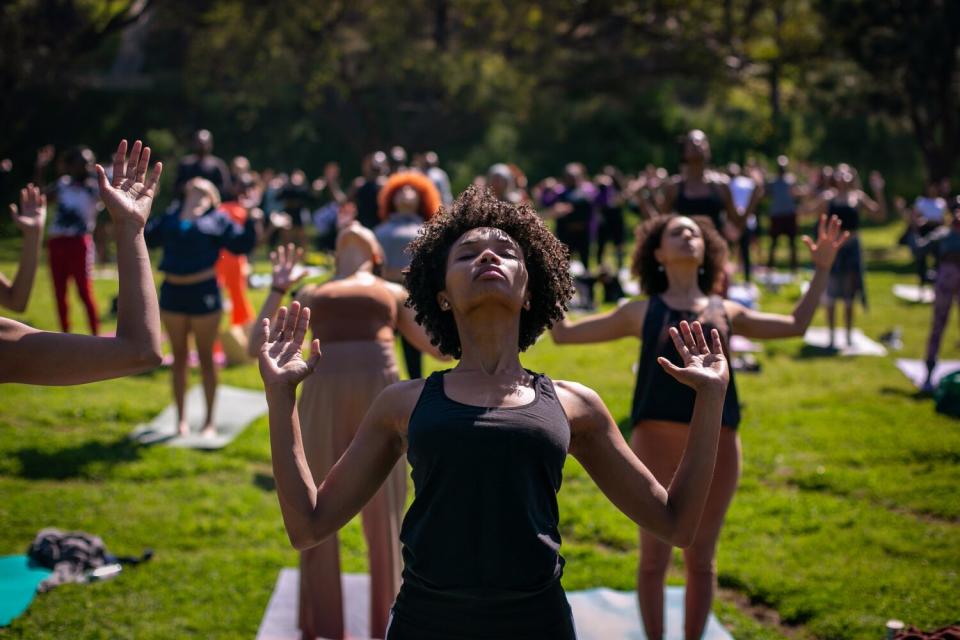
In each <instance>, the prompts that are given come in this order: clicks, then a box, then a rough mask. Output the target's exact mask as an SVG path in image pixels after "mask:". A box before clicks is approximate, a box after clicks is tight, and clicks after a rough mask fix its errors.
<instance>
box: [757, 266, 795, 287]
mask: <svg viewBox="0 0 960 640" xmlns="http://www.w3.org/2000/svg"><path fill="white" fill-rule="evenodd" d="M753 279H754V280H755V281H756V282H759V283H760V284H762V285H764V286H766V287H782V286H783V285H786V284H790V283H791V282H793V281H794V280H796V279H797V275H796V274H794V273H790V272H789V271H770V270H769V269H756V270H755V272H754V274H753Z"/></svg>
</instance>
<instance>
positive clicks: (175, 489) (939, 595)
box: [0, 227, 960, 639]
mask: <svg viewBox="0 0 960 640" xmlns="http://www.w3.org/2000/svg"><path fill="white" fill-rule="evenodd" d="M896 231H897V229H895V228H893V227H884V228H879V229H872V230H869V231H867V232H866V234H865V236H866V238H865V240H866V244H867V246H868V247H875V248H880V247H885V246H892V244H893V242H894V238H895V234H896ZM16 246H17V245H16V244H12V243H9V242H4V243H0V270H2V271H3V272H5V273H8V274H10V273H12V271H13V267H14V265H13V262H12V261H13V260H15V258H16ZM911 281H912V276H911V274H910V269H909V266H908V263H907V257H906V255H905V254H904V253H902V251H894V252H892V253H891V254H890V255H889V256H883V257H882V259H877V260H875V261H874V262H873V264H872V269H871V272H870V273H869V275H868V279H867V282H868V287H869V294H870V302H871V309H870V311H869V312H868V313H867V314H858V320H857V324H858V326H860V327H861V328H862V329H863V330H864V331H865V332H866V333H867V335H870V336H873V337H876V336H877V335H879V334H880V333H882V332H883V331H885V330H887V329H890V328H891V327H893V326H894V325H899V326H900V327H902V329H903V334H904V345H905V346H904V349H903V351H902V352H900V353H897V354H892V355H891V356H890V357H887V358H859V359H841V358H822V357H816V356H815V355H814V354H811V353H809V352H807V351H806V350H804V349H803V347H802V343H801V342H800V341H799V340H783V341H777V342H771V343H768V344H767V345H766V351H765V353H764V354H762V355H761V356H760V358H759V359H760V362H761V364H762V365H763V372H762V373H761V374H759V375H749V374H747V375H741V376H739V378H738V383H739V386H740V391H741V399H742V401H743V404H744V421H743V424H742V426H741V434H742V438H743V450H744V471H743V480H742V483H741V487H740V490H739V492H738V494H737V497H736V498H735V500H734V503H733V506H732V507H731V510H730V513H729V516H728V519H727V524H726V527H725V529H724V531H723V534H722V537H721V541H720V545H719V552H718V565H719V572H720V583H721V586H723V587H724V588H725V589H727V590H733V591H736V592H739V593H740V594H742V595H743V596H744V597H743V598H741V599H746V600H748V601H749V602H751V603H754V604H756V605H758V606H762V607H766V608H768V609H774V610H776V612H777V613H778V614H779V617H780V619H781V620H782V622H783V625H785V626H781V627H777V626H773V625H769V624H765V623H762V622H759V621H757V620H755V619H754V618H753V617H752V616H751V615H750V614H748V613H745V612H744V610H742V609H741V608H740V607H738V606H737V605H735V604H733V602H732V600H730V599H728V598H723V597H721V599H719V600H718V602H717V605H716V607H715V610H716V611H717V612H718V615H720V617H721V620H722V621H723V622H724V623H725V624H726V625H728V627H729V628H731V629H732V630H733V632H734V634H735V636H736V637H737V638H755V639H767V638H780V637H784V633H787V632H788V633H789V635H791V636H795V637H796V636H799V637H818V638H864V639H866V638H876V637H880V635H881V634H882V632H883V631H882V630H883V624H884V622H885V621H886V620H887V619H888V618H900V619H903V620H906V621H907V622H909V623H911V624H916V625H918V626H921V627H935V626H939V625H944V624H947V623H950V622H955V621H957V619H958V618H960V613H958V612H960V576H958V572H960V493H958V490H957V487H958V486H960V466H958V464H957V463H958V461H960V423H958V422H957V421H954V420H951V419H949V418H946V417H943V416H940V415H938V414H936V413H935V412H934V410H933V406H932V402H931V401H930V400H928V399H921V398H917V397H916V396H915V394H914V392H913V389H912V387H911V386H910V384H909V383H908V382H907V380H906V379H905V378H903V376H902V375H901V374H900V373H899V372H898V371H897V370H896V369H895V368H894V366H893V359H894V358H895V357H898V356H906V357H914V358H920V357H922V354H923V348H924V341H925V339H926V334H927V331H928V328H929V317H930V309H929V307H924V306H916V305H908V304H904V303H901V302H899V301H896V300H895V299H894V298H893V297H892V296H891V295H890V287H891V285H892V284H893V283H894V282H911ZM96 288H97V295H98V297H99V300H100V302H101V305H102V307H104V308H105V307H106V304H107V302H108V301H109V299H110V297H111V296H112V295H113V293H114V292H115V290H116V284H115V283H114V282H111V281H105V280H100V281H97V283H96ZM798 295H799V292H798V290H797V288H796V287H787V288H785V289H783V290H781V291H780V292H779V293H778V294H776V295H772V294H765V295H764V297H763V305H764V308H766V309H770V310H780V311H784V310H788V309H789V308H790V307H791V305H792V304H793V303H794V302H795V300H796V298H797V296H798ZM261 296H262V293H261V294H257V295H256V296H255V302H259V301H260V299H261ZM73 311H74V314H73V318H74V325H75V326H76V327H78V328H81V329H82V328H84V327H85V322H84V320H83V318H82V315H81V314H80V310H79V308H78V303H76V302H74V304H73ZM19 318H20V319H22V320H24V321H26V322H28V323H30V324H32V325H35V326H38V327H43V328H48V329H55V328H56V318H55V314H54V310H53V302H52V298H51V293H50V283H49V280H48V277H47V272H46V269H45V267H44V268H42V269H41V273H40V274H39V277H38V281H37V285H36V288H35V291H34V297H33V300H32V301H31V304H30V309H29V311H28V312H27V313H26V314H24V315H23V316H19ZM822 322H823V320H822V316H818V318H817V320H816V321H815V323H822ZM105 326H106V328H111V325H110V322H106V323H105ZM958 339H960V333H958V331H957V329H956V325H955V323H951V326H950V327H949V329H948V331H947V335H946V338H945V341H944V349H943V356H944V357H953V358H957V357H960V349H958V347H957V346H956V342H957V340H958ZM637 352H638V345H637V343H636V341H631V340H624V341H620V342H617V343H611V344H606V345H593V346H589V347H564V348H558V347H556V346H554V345H553V344H552V342H551V341H550V339H549V338H544V339H543V340H541V341H540V342H539V343H538V344H537V345H536V346H535V347H534V348H533V349H531V350H530V352H529V353H528V354H526V355H525V357H524V363H525V365H526V366H528V367H530V368H533V369H538V370H544V371H547V372H548V373H550V375H551V376H553V377H555V378H568V379H574V380H578V381H581V382H584V383H586V384H588V385H590V386H592V387H594V388H596V389H597V390H598V391H599V392H600V394H601V395H602V396H603V398H604V399H605V400H606V402H607V404H608V405H609V407H610V409H611V412H612V413H613V415H614V416H615V417H616V418H617V419H618V420H620V421H625V420H626V418H627V415H628V412H629V404H630V393H631V390H632V384H633V378H634V376H633V373H632V372H631V365H632V364H633V362H634V361H635V360H636V358H637ZM432 364H435V363H432ZM222 380H223V382H225V383H228V384H233V385H237V386H242V387H249V388H258V387H259V379H258V376H257V373H256V370H255V367H254V366H253V365H246V366H242V367H238V368H234V369H229V370H225V371H224V372H223V375H222ZM0 402H2V407H3V409H2V411H0V430H2V434H3V437H2V438H0V522H3V526H2V527H0V553H20V552H22V551H23V550H24V549H25V548H26V546H27V544H28V543H29V542H30V540H31V539H32V538H33V536H34V534H35V533H36V532H37V530H39V529H40V528H42V527H45V526H58V527H61V528H67V529H83V530H88V531H91V532H95V533H97V534H100V535H101V536H103V538H104V539H105V541H106V542H107V544H108V546H109V547H110V548H111V550H113V551H114V552H117V553H137V552H139V551H140V550H141V549H142V548H143V547H146V546H150V547H153V548H154V549H155V550H156V557H155V559H154V560H153V561H151V562H150V563H148V564H147V565H144V566H141V567H135V568H131V569H130V570H128V571H126V572H125V573H124V574H123V575H122V576H121V577H120V578H119V579H117V580H113V581H109V582H105V583H98V584H92V585H84V586H65V587H61V588H58V589H56V590H54V591H53V592H51V593H49V594H45V595H43V596H40V597H38V598H37V599H36V600H35V602H34V604H33V605H32V606H31V609H30V611H29V612H28V613H27V615H25V616H23V617H22V618H20V619H19V620H17V621H16V622H15V623H14V624H13V625H12V626H11V627H10V628H9V629H7V630H6V631H3V632H0V635H5V636H8V637H11V638H47V637H49V638H53V637H63V636H66V637H77V638H138V639H139V638H174V637H207V638H236V637H252V636H253V635H254V634H255V632H256V629H257V626H258V624H259V621H260V619H261V616H262V615H263V611H264V609H265V607H266V604H267V600H268V598H269V596H270V592H271V590H272V588H273V585H274V582H275V580H276V576H277V572H278V571H279V570H280V568H282V567H285V566H294V565H295V563H296V554H295V553H294V552H293V551H292V550H291V549H290V548H289V545H288V543H287V540H286V536H285V534H284V532H283V527H282V524H281V521H280V514H279V509H278V506H277V502H276V496H275V495H274V491H273V484H272V479H271V471H270V457H269V444H268V441H267V424H266V420H265V419H261V420H258V421H257V422H256V423H254V424H253V425H252V426H251V427H250V428H248V429H247V430H246V431H245V432H244V433H243V434H241V435H240V436H239V437H238V439H237V440H236V441H235V442H234V443H233V444H232V445H231V446H230V447H228V448H227V449H225V450H223V451H218V452H209V453H207V452H199V451H192V450H180V449H172V448H167V447H151V448H141V447H136V446H133V445H131V444H130V443H129V442H128V441H127V439H126V435H127V433H128V432H129V431H130V430H132V429H133V427H134V426H135V425H136V424H137V423H139V422H142V421H145V420H147V419H149V418H150V417H152V416H153V415H154V414H155V413H156V412H158V411H159V410H160V409H161V408H162V407H163V406H165V405H166V404H167V403H168V402H169V391H168V377H167V374H166V372H164V371H162V370H161V371H156V372H153V373H149V374H145V375H141V376H136V377H132V378H127V379H123V380H116V381H110V382H103V383H99V384H94V385H88V386H83V387H73V388H35V387H27V386H20V385H5V386H3V387H0ZM560 505H561V519H562V532H563V535H564V554H565V556H566V557H567V560H568V563H567V568H566V574H565V577H564V584H565V586H566V588H567V589H581V588H588V587H593V586H600V585H603V586H609V587H614V588H618V589H631V588H632V587H633V581H634V574H635V567H636V560H637V553H636V539H637V533H636V528H635V527H634V526H633V525H632V524H630V522H629V521H628V520H627V519H626V518H625V517H624V516H622V515H620V514H619V513H618V512H617V511H615V509H614V508H613V507H612V506H610V504H609V503H608V502H607V501H606V500H605V499H604V497H603V496H602V495H600V494H599V492H598V491H597V490H596V488H595V487H594V486H593V484H592V482H591V481H590V479H589V478H588V477H587V476H586V474H585V472H584V471H583V469H582V468H581V467H580V466H579V465H578V464H577V463H576V462H575V461H574V460H573V459H570V460H569V461H568V463H567V467H566V472H565V478H564V485H563V489H562V491H561V493H560ZM340 540H341V544H342V546H343V556H344V559H343V568H344V570H347V571H363V570H364V569H365V564H366V561H365V558H364V548H363V542H362V536H361V533H360V528H359V526H358V523H357V522H356V521H355V522H352V523H351V524H350V525H349V526H348V527H347V528H346V529H345V530H344V531H343V532H342V534H341V536H340ZM681 562H682V561H681V559H680V555H679V554H677V555H676V561H675V567H674V568H673V569H672V570H671V574H670V581H671V582H673V583H680V582H682V569H681Z"/></svg>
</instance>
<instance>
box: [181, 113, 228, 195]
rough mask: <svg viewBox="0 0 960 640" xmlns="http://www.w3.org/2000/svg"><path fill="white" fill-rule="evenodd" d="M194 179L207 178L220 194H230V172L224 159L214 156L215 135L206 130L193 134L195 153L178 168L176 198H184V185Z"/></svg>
mask: <svg viewBox="0 0 960 640" xmlns="http://www.w3.org/2000/svg"><path fill="white" fill-rule="evenodd" d="M193 178H206V179H207V180H209V181H210V182H211V183H212V184H213V186H215V187H216V188H217V192H219V193H229V192H230V189H231V185H230V170H229V169H228V168H227V163H226V162H224V161H223V159H222V158H218V157H217V156H215V155H213V134H212V133H210V132H209V131H207V130H206V129H200V130H199V131H197V132H196V133H194V134H193V153H192V154H190V155H188V156H185V157H184V158H183V159H181V160H180V164H179V165H178V166H177V179H176V183H175V188H174V192H175V194H176V197H178V198H180V197H183V187H184V185H186V184H187V182H189V181H190V180H191V179H193Z"/></svg>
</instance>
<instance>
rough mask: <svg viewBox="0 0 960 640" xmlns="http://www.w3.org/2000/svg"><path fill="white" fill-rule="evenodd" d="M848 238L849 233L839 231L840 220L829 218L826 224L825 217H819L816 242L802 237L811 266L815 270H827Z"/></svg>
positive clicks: (807, 237) (834, 217)
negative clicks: (808, 252)
mask: <svg viewBox="0 0 960 640" xmlns="http://www.w3.org/2000/svg"><path fill="white" fill-rule="evenodd" d="M849 237H850V232H849V231H840V218H838V217H837V216H830V221H829V222H828V221H827V216H826V215H821V216H820V224H818V225H817V241H816V242H814V241H813V240H811V239H810V236H803V243H804V244H805V245H807V248H809V249H810V258H811V259H812V260H813V266H814V267H816V268H817V269H829V268H830V267H831V266H832V265H833V260H834V258H836V257H837V251H839V250H840V247H842V246H843V243H844V242H846V241H847V238H849Z"/></svg>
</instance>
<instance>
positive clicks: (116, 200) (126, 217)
mask: <svg viewBox="0 0 960 640" xmlns="http://www.w3.org/2000/svg"><path fill="white" fill-rule="evenodd" d="M149 164H150V147H144V146H143V143H141V142H140V141H139V140H137V141H136V142H134V143H133V148H132V149H131V150H130V158H129V162H128V159H127V141H126V140H121V141H120V144H119V145H118V146H117V152H116V154H114V156H113V176H111V179H110V180H109V181H108V180H107V172H106V171H104V169H103V167H101V166H100V165H99V164H98V165H97V177H98V178H99V180H100V198H101V199H102V200H103V204H104V205H105V206H106V207H107V211H108V212H109V213H110V217H111V218H113V221H114V222H115V223H117V224H120V223H132V224H134V225H136V226H137V227H139V228H143V227H144V225H146V224H147V218H148V217H150V208H151V207H152V206H153V197H154V196H155V195H156V193H157V183H158V182H159V181H160V173H161V172H162V171H163V165H162V164H161V163H159V162H157V163H155V164H154V165H153V171H151V172H150V177H149V178H147V168H148V166H149Z"/></svg>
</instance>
